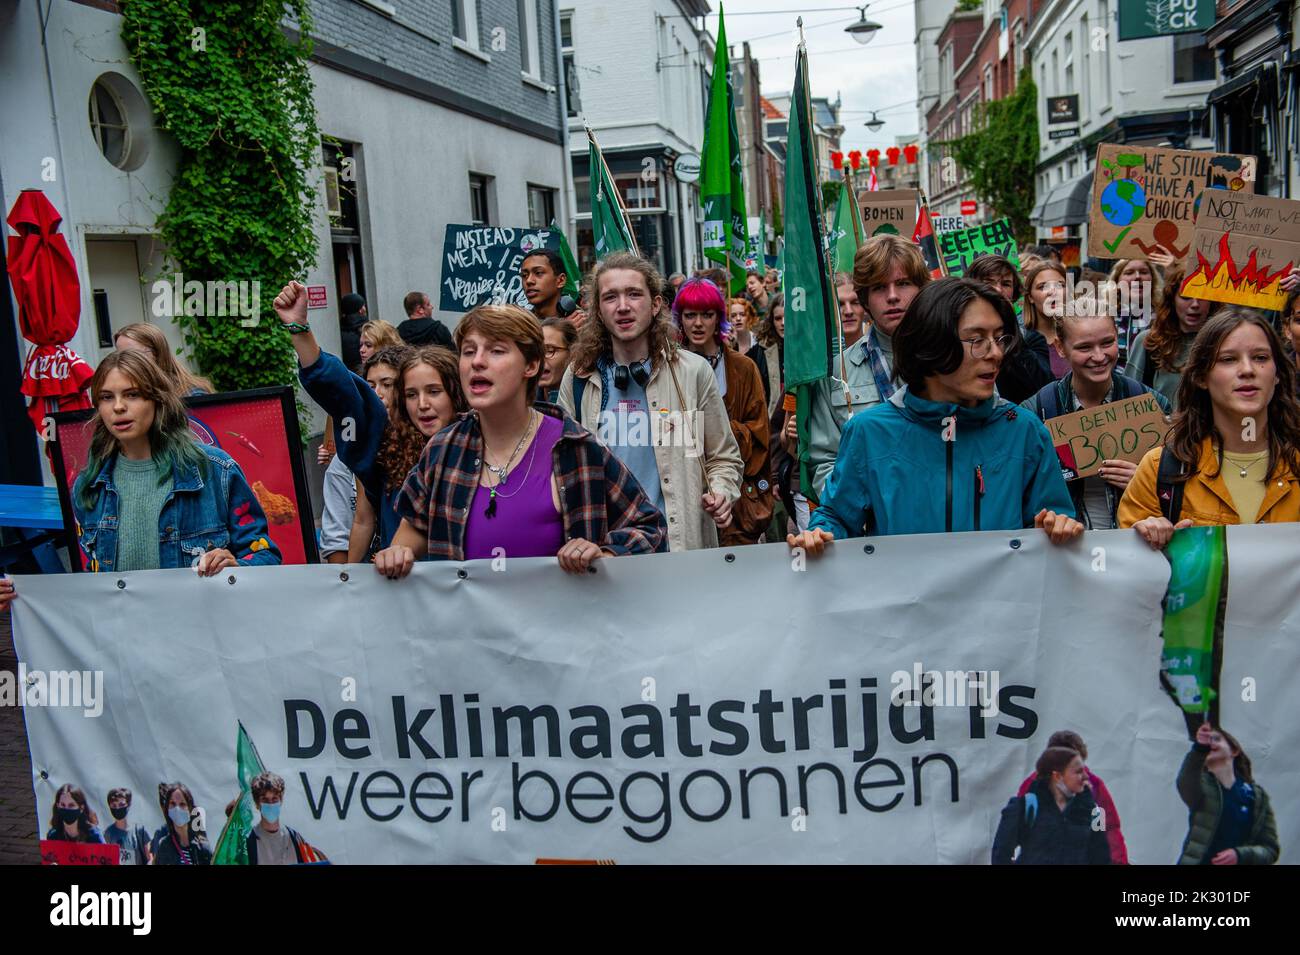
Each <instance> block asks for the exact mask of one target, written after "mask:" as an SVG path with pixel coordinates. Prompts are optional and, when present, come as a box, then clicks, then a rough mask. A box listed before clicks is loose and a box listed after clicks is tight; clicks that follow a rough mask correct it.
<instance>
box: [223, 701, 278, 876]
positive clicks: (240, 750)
mask: <svg viewBox="0 0 1300 955" xmlns="http://www.w3.org/2000/svg"><path fill="white" fill-rule="evenodd" d="M265 770H266V767H265V766H263V765H262V757H260V756H258V755H257V747H256V746H254V745H253V741H252V739H250V738H249V735H248V731H247V730H245V729H244V724H243V723H240V724H239V735H238V736H237V738H236V740H235V771H236V773H237V774H238V776H239V798H238V799H237V800H236V801H235V808H234V810H233V811H232V812H231V813H230V815H229V816H228V817H227V818H226V825H225V828H223V829H222V830H221V835H220V836H219V837H218V838H217V846H216V848H215V849H214V850H213V852H212V864H213V865H248V834H249V833H250V832H252V831H253V820H254V817H255V815H256V813H257V808H256V807H255V806H254V805H253V792H252V786H251V783H252V782H253V777H254V776H256V775H257V774H258V773H261V772H265Z"/></svg>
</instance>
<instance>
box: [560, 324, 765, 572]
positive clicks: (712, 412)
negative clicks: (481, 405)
mask: <svg viewBox="0 0 1300 955" xmlns="http://www.w3.org/2000/svg"><path fill="white" fill-rule="evenodd" d="M673 372H675V373H676V378H677V384H678V385H680V386H681V397H682V398H683V399H685V407H683V406H682V402H681V401H680V400H679V399H678V394H677V388H676V387H674V384H673ZM584 377H586V379H587V384H586V387H585V390H584V391H583V395H582V413H581V414H575V413H574V408H573V367H572V366H570V367H569V369H568V370H567V371H565V373H564V380H563V381H561V382H560V394H559V404H560V407H561V408H563V409H564V410H565V411H566V412H567V413H568V414H570V415H573V417H575V418H577V419H578V421H580V422H581V423H582V425H583V427H585V428H587V429H588V430H590V431H592V432H593V433H595V434H596V435H597V436H599V435H600V431H599V428H598V424H599V420H600V400H601V392H602V390H603V387H604V384H603V382H602V381H601V375H600V372H598V371H597V372H592V373H591V374H589V375H586V376H584ZM645 390H646V398H647V399H648V400H649V402H650V405H651V407H652V408H654V409H656V411H657V412H658V414H657V416H656V417H657V420H658V422H659V427H658V433H657V434H656V435H655V436H654V442H655V445H654V451H655V463H656V464H657V465H658V467H659V486H660V489H661V490H662V491H663V496H664V517H665V518H667V520H668V549H669V550H670V551H683V550H698V549H700V548H702V547H717V546H718V528H717V525H716V524H714V523H713V518H712V517H710V516H709V515H708V513H707V512H706V511H705V510H704V505H703V504H702V503H701V502H700V498H701V497H703V495H704V493H705V491H706V490H708V489H711V490H713V491H714V492H716V493H719V494H723V495H725V496H726V498H727V500H729V501H731V502H732V503H735V501H736V499H737V498H738V497H740V481H741V476H742V474H743V473H744V466H745V465H744V459H742V458H741V456H740V447H739V446H738V445H737V444H736V438H735V436H734V435H733V434H732V433H731V419H730V418H728V416H727V407H726V405H725V404H723V401H722V395H721V394H719V392H718V382H717V379H716V378H715V377H714V375H713V368H712V367H711V366H710V365H709V363H708V361H707V360H705V359H703V358H701V357H700V356H699V355H694V354H692V353H690V352H688V351H686V349H684V348H679V349H677V356H676V358H675V359H674V360H673V368H672V370H671V371H670V370H669V368H668V367H667V365H666V364H664V363H663V362H660V365H659V367H657V368H656V369H655V370H654V371H653V372H652V373H651V375H650V381H649V383H648V384H647V385H646V389H645ZM701 462H703V468H701ZM705 472H707V473H708V479H709V486H710V487H709V488H707V489H706V488H705V486H704V473H705Z"/></svg>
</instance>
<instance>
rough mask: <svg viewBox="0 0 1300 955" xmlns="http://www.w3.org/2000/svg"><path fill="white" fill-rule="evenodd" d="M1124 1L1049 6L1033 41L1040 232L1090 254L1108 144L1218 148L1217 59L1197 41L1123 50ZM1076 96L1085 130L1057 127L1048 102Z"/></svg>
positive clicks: (1153, 41) (1131, 45) (1061, 1)
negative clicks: (1211, 108) (1101, 148)
mask: <svg viewBox="0 0 1300 955" xmlns="http://www.w3.org/2000/svg"><path fill="white" fill-rule="evenodd" d="M1116 8H1117V4H1116V0H1050V2H1048V3H1046V4H1044V5H1043V7H1042V8H1041V10H1040V12H1039V13H1038V15H1037V17H1036V18H1035V20H1034V22H1033V23H1032V24H1031V26H1030V28H1029V33H1028V34H1027V36H1026V43H1027V45H1028V50H1029V55H1030V59H1031V63H1032V68H1033V75H1034V82H1035V83H1036V84H1037V86H1038V94H1039V103H1038V111H1039V112H1038V123H1039V126H1038V128H1039V151H1038V164H1037V171H1036V174H1035V183H1034V186H1035V191H1036V196H1037V202H1036V208H1035V210H1034V221H1035V226H1036V228H1037V230H1038V236H1039V238H1040V239H1049V240H1054V241H1063V242H1068V243H1074V242H1075V241H1081V242H1082V245H1083V247H1085V248H1086V245H1087V242H1086V229H1087V218H1088V204H1089V202H1090V200H1091V188H1092V169H1093V165H1094V163H1095V161H1096V154H1097V145H1098V144H1099V143H1125V142H1131V143H1141V144H1144V145H1160V144H1167V145H1170V146H1174V147H1177V148H1184V149H1202V148H1210V147H1212V146H1213V142H1212V140H1210V139H1209V138H1208V137H1206V136H1204V135H1202V132H1201V130H1202V122H1203V117H1204V112H1205V104H1206V97H1207V95H1208V94H1209V93H1210V92H1211V91H1213V89H1214V87H1215V84H1216V69H1215V63H1214V58H1213V55H1212V54H1211V53H1210V51H1209V50H1208V49H1207V48H1206V46H1205V41H1204V38H1203V37H1202V36H1201V35H1200V34H1197V33H1192V34H1182V35H1178V36H1158V37H1150V38H1147V39H1141V40H1126V41H1123V42H1120V41H1119V39H1118V36H1119V31H1118V28H1117V21H1116V16H1117V9H1116ZM1061 96H1075V97H1077V98H1078V102H1077V117H1078V118H1077V121H1076V120H1067V121H1063V122H1049V117H1048V113H1047V102H1048V99H1049V98H1054V97H1061Z"/></svg>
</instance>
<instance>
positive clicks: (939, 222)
mask: <svg viewBox="0 0 1300 955" xmlns="http://www.w3.org/2000/svg"><path fill="white" fill-rule="evenodd" d="M931 222H932V223H933V224H934V231H935V232H956V231H958V230H959V229H964V228H966V217H965V216H931Z"/></svg>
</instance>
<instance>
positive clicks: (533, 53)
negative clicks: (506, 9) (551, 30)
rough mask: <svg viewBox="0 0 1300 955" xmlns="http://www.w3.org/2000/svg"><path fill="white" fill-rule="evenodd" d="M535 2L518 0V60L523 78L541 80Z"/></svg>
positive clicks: (539, 38) (539, 40) (540, 58)
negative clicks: (528, 77) (529, 77)
mask: <svg viewBox="0 0 1300 955" xmlns="http://www.w3.org/2000/svg"><path fill="white" fill-rule="evenodd" d="M539 19H540V18H539V17H538V16H537V0H519V60H520V70H521V72H522V73H523V74H524V75H525V76H531V77H533V78H534V79H539V80H540V79H541V78H542V52H541V34H540V33H539V31H538V20H539Z"/></svg>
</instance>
